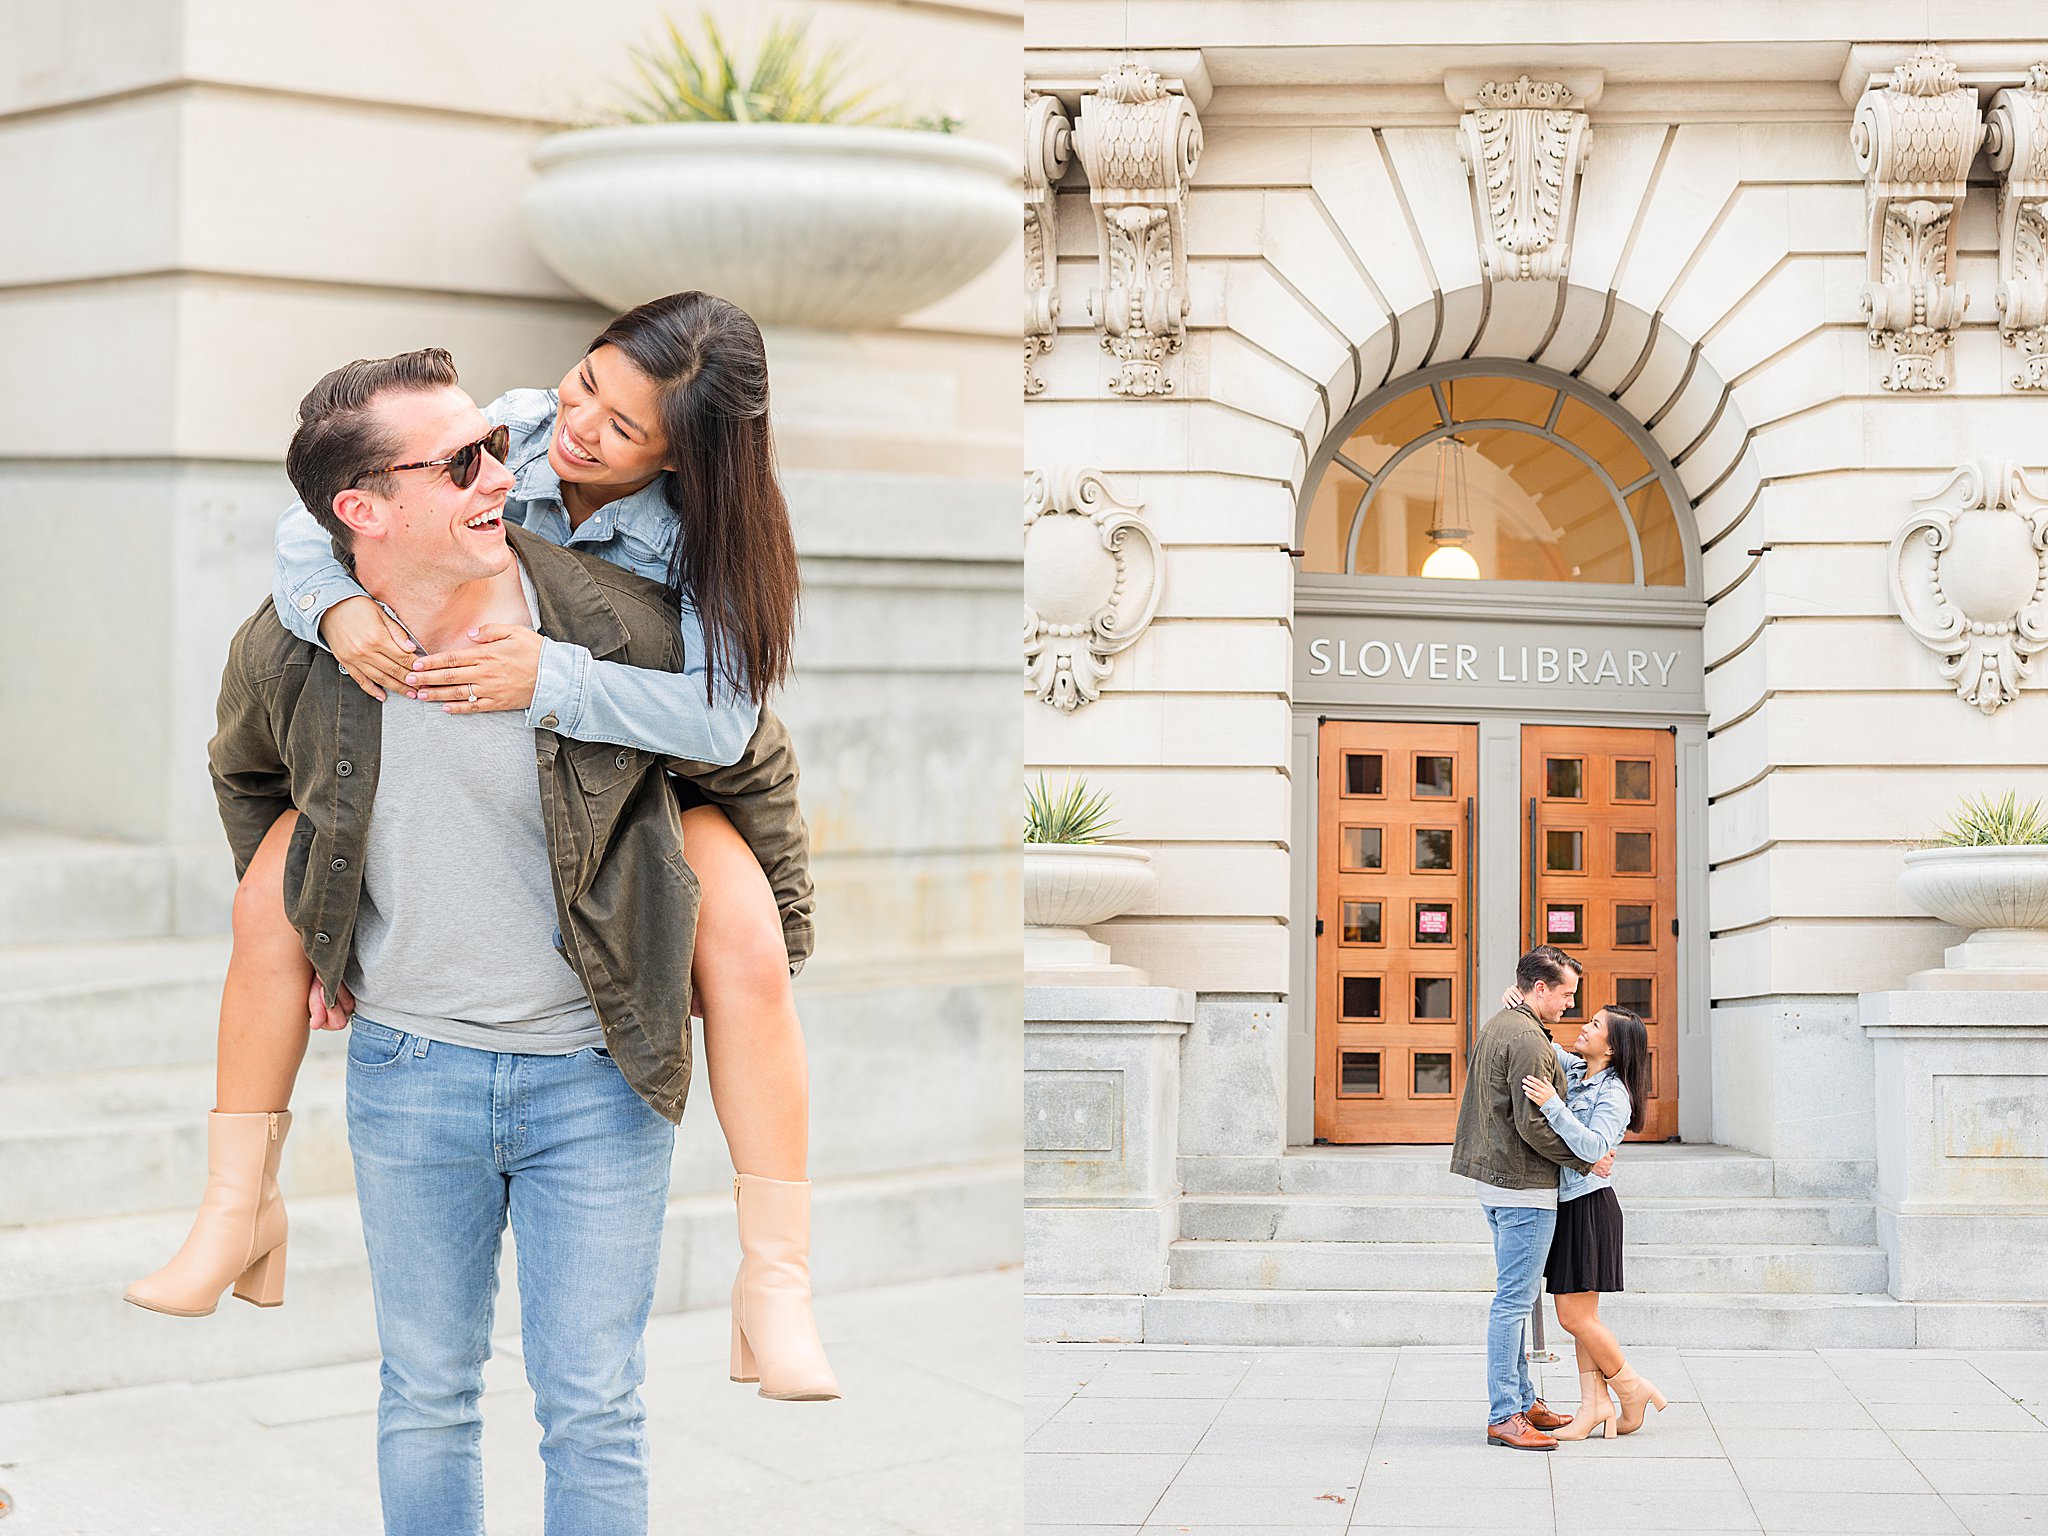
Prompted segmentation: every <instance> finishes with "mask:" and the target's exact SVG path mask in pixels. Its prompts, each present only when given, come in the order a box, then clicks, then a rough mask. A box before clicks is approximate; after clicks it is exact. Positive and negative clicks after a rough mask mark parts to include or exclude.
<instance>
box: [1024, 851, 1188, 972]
mask: <svg viewBox="0 0 2048 1536" xmlns="http://www.w3.org/2000/svg"><path fill="white" fill-rule="evenodd" d="M1157 889H1158V878H1157V876H1155V875H1154V874H1153V872H1152V855H1151V854H1149V853H1147V852H1146V851H1145V850H1144V849H1142V848H1118V847H1114V846H1112V845H1110V844H1107V843H1026V844H1025V845H1024V980H1025V982H1026V983H1027V984H1029V985H1033V986H1089V985H1093V986H1146V985H1149V984H1150V981H1151V978H1150V977H1149V976H1147V975H1146V974H1145V973H1144V972H1143V971H1141V970H1138V969H1137V968H1136V967H1134V966H1128V965H1114V964H1112V963H1111V962H1110V958H1109V946H1108V945H1107V944H1100V943H1097V942H1096V941H1095V940H1094V939H1091V938H1089V937H1088V935H1087V933H1086V932H1084V931H1083V930H1084V929H1086V927H1087V926H1088V925H1089V924H1091V923H1106V922H1108V921H1109V920H1110V919H1111V918H1112V917H1117V916H1119V915H1121V914H1123V913H1125V912H1129V911H1130V910H1131V909H1132V908H1134V907H1137V906H1141V905H1142V904H1144V903H1145V902H1146V901H1149V900H1150V899H1151V897H1152V894H1153V892H1154V891H1156V890H1157Z"/></svg>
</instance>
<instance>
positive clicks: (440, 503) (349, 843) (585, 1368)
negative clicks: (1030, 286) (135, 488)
mask: <svg viewBox="0 0 2048 1536" xmlns="http://www.w3.org/2000/svg"><path fill="white" fill-rule="evenodd" d="M286 471H287V473H288V475H289V476H290V478H291V481H292V485H293V488H294V489H295V490H296V491H297V492H298V494H299V498H300V504H299V505H297V506H295V507H293V508H291V509H289V510H288V511H287V513H286V514H285V516H284V518H283V519H282V520H281V522H280V524H279V530H278V541H277V555H278V567H277V582H276V589H275V591H274V593H273V596H272V598H271V600H269V601H266V602H264V603H263V605H262V606H261V607H260V608H259V610H258V611H257V613H256V614H255V615H254V616H253V617H252V618H250V619H249V621H248V622H247V623H245V624H243V625H242V627H241V629H240V630H239V632H238V633H237V634H236V636H235V638H234V641H233V644H232V646H231V648H230V650H229V655H228V663H227V668H226V671H225V673H224V675H223V677H222V680H221V693H220V701H219V711H218V718H219V729H218V731H217V733H216V734H215V736H214V738H213V741H212V743H211V745H210V747H209V757H210V764H211V769H212V775H213V783H214V789H215V794H216V796H217V798H218V800H219V803H220V811H221V818H222V821H223V823H224V824H225V826H226V829H227V834H228V841H229V843H230V845H231V846H232V849H233V852H234V857H235V866H236V870H237V874H238V876H239V878H240V884H239V886H238V888H237V890H236V894H235V902H234V917H233V932H234V946H233V952H232V955H231V958H230V961H229V966H228V974H227V981H226V986H225V989H224V993H223V998H222V1004H221V1027H220V1061H219V1070H218V1080H217V1084H216V1095H217V1096H216V1104H215V1109H214V1112H213V1113H212V1114H211V1115H210V1116H209V1117H208V1127H207V1129H208V1137H207V1145H208V1156H207V1164H208V1171H207V1183H206V1193H205V1196H204V1198H203V1201H202V1204H201V1208H200V1211H199V1215H198V1217H197V1219H196V1220H195V1221H194V1223H193V1226H192V1229H191V1233H190V1235H189V1236H188V1237H187V1239H186V1241H185V1244H184V1246H183V1247H182V1248H180V1249H179V1251H178V1252H177V1254H176V1255H175V1256H174V1257H173V1258H172V1259H171V1261H170V1262H169V1263H168V1264H166V1265H165V1266H163V1267H162V1268H161V1269H159V1270H157V1271H156V1272H155V1273H153V1274H151V1275H149V1276H147V1277H146V1278H144V1279H142V1280H139V1281H137V1282H136V1283H135V1284H134V1285H133V1286H132V1287H130V1289H129V1291H128V1294H127V1299H128V1300H129V1301H131V1302H133V1303H135V1304H136V1305H138V1306H142V1307H145V1308H148V1309H150V1310H152V1311H155V1312H160V1313H168V1314H171V1315H174V1316H184V1317H203V1316H206V1315H207V1314H210V1313H211V1312H213V1310H214V1309H215V1306H216V1305H217V1303H218V1302H219V1300H220V1298H221V1295H222V1293H223V1292H224V1291H226V1290H228V1288H229V1287H230V1286H232V1287H233V1290H234V1294H235V1295H237V1296H239V1297H241V1298H242V1299H243V1300H245V1301H249V1302H253V1303H255V1304H256V1305H258V1306H276V1305H279V1304H281V1302H282V1301H283V1298H284V1280H285V1259H286V1253H287V1247H288V1242H287V1239H288V1235H289V1234H288V1221H287V1216H286V1212H285V1209H284V1203H283V1199H282V1197H281V1195H280V1194H279V1189H278V1181H277V1174H278V1164H279V1159H280V1156H281V1154H282V1151H283V1145H284V1141H285V1137H286V1134H287V1132H288V1131H289V1130H290V1126H291V1114H290V1111H289V1108H288V1105H289V1103H290V1100H291V1094H292V1088H293V1084H294V1081H295V1079H296V1077H297V1074H298V1069H299V1065H300V1062H301V1060H302V1058H303V1057H304V1054H305V1050H306V1045H307V1039H308V1035H307V1030H308V1025H309V1022H310V1024H311V1025H312V1027H314V1028H346V1029H348V1031H349V1041H348V1053H347V1054H348V1067H347V1114H348V1133H349V1145H350V1149H351V1152H352V1154H353V1157H354V1164H355V1183H356V1193H357V1197H358V1202H359V1204H360V1206H361V1211H362V1222H363V1235H364V1239H365V1242H366V1245H367V1249H368V1255H369V1267H370V1286H371V1294H372V1299H373V1301H374V1303H375V1308H376V1317H377V1331H378V1338H379V1342H380V1344H381V1346H382V1352H383V1368H382V1372H381V1382H382V1391H381V1395H380V1398H379V1402H378V1413H377V1463H378V1475H379V1482H380V1485H381V1492H382V1503H383V1512H384V1525H385V1530H386V1532H387V1536H455V1533H461V1536H481V1532H482V1530H483V1473H482V1460H481V1450H480V1446H481V1439H482V1414H481V1411H480V1408H479V1402H478V1400H479V1398H480V1396H481V1394H482V1390H483V1375H482V1373H483V1364H484V1361H485V1359H486V1358H487V1357H488V1356H489V1355H490V1352H491V1341H490V1335H491V1324H492V1316H493V1311H494V1306H495V1301H496V1292H497V1282H498V1257H499V1250H500V1245H501V1242H502V1239H503V1234H504V1231H505V1229H506V1227H507V1225H508V1224H509V1225H510V1227H511V1229H512V1230H513V1232H514V1234H515V1236H516V1238H517V1244H518V1286H519V1293H520V1301H521V1308H520V1313H521V1319H520V1320H521V1340H522V1350H521V1353H522V1354H523V1356H524V1363H525V1367H526V1374H527V1378H528V1381H529V1383H530V1384H531V1386H532V1387H533V1391H534V1396H535V1413H536V1416H537V1417H538V1418H539V1420H540V1422H541V1427H542V1430H543V1434H542V1439H541V1448H540V1449H541V1459H542V1462H543V1464H544V1466H545V1470H546V1514H545V1519H546V1526H547V1530H548V1532H549V1536H584V1533H588V1536H600V1533H601V1536H633V1533H636V1532H644V1531H645V1530H646V1529H647V1523H648V1508H647V1460H648V1447H647V1427H646V1413H645V1409H644V1407H643V1406H642V1403H641V1400H640V1395H639V1387H640V1384H641V1380H642V1377H643V1374H644V1350H643V1346H642V1335H643V1333H644V1331H645V1328H646V1323H647V1317H648V1313H649V1311H650V1309H651V1306H652V1302H653V1298H654V1288H655V1275H656V1270H657V1266H658V1264H659V1262H660V1256H661V1250H662V1226H663V1220H664V1217H665V1215H666V1212H667V1201H668V1190H669V1172H670V1165H671V1159H672V1155H673V1151H674V1143H675V1122H676V1121H677V1120H679V1119H680V1117H681V1114H682V1109H683V1101H684V1096H685V1094H686V1093H687V1091H688V1088H689V1083H690V1076H691V1054H692V1052H691V1032H690V1019H691V1017H692V1015H693V1014H694V1015H699V1016H701V1017H702V1018H703V1020H704V1050H705V1055H706V1058H707V1063H708V1067H709V1073H710V1077H711V1097H712V1102H713V1107H714V1109H715V1110H716V1112H717V1115H718V1119H719V1124H720V1126H721V1128H722V1129H723V1130H724V1132H725V1136H726V1141H727V1145H728V1148H729V1149H730V1151H731V1153H732V1160H733V1165H734V1167H735V1169H736V1170H738V1173H737V1176H736V1178H735V1179H734V1184H733V1198H734V1201H735V1203H736V1207H737V1210H736V1214H737V1220H738V1226H739V1236H740V1248H741V1255H742V1257H741V1263H740V1269H739V1273H738V1275H737V1277H736V1278H735V1280H734V1284H733V1297H732V1308H733V1310H732V1360H731V1366H730V1371H729V1374H730V1375H731V1377H732V1378H733V1379H734V1380H736V1381H746V1382H756V1381H758V1383H759V1390H760V1393H761V1395H762V1396H764V1397H775V1398H781V1399H793V1400H813V1401H815V1400H823V1399H829V1398H834V1397H837V1396H838V1395H839V1388H838V1384H837V1381H836V1380H835V1378H834V1375H833V1372H832V1369H831V1367H830V1365H829V1364H828V1362H827V1360H826V1358H825V1354H824V1351H823V1348H822V1346H821V1344H820V1342H819V1338H818V1332H817V1328H816V1326H815V1323H814V1321H813V1319H812V1315H811V1305H810V1285H809V1265H808V1248H809V1211H810V1207H809V1195H810V1185H809V1183H808V1182H807V1180H806V1178H805V1172H804V1170H805V1159H806V1152H807V1147H806V1127H807V1109H808V1099H807V1073H806V1065H805V1055H804V1046H803V1035H802V1031H801V1027H800V1025H799V1023H798V1020H797V1017H796V1011H795V1004H794V998H793V993H792V989H791V985H790V978H791V976H792V975H793V974H794V972H795V969H796V966H797V965H798V964H799V963H800V962H801V961H802V960H803V959H804V958H805V957H806V956H807V955H808V954H809V953H810V950H811V903H812V885H811V878H810V869H809V852H808V845H807V836H806V831H805V826H804V820H803V816H802V814H801V811H800V810H799V807H798V803H797V770H796V760H795V756H794V754H793V752H792V750H791V747H790V742H789V736H788V733H787V732H786V731H785V730H784V729H783V727H782V725H781V723H780V722H779V721H778V720H777V719H776V718H775V716H774V715H773V714H772V713H771V712H770V711H769V710H767V709H766V708H764V707H763V701H764V699H765V697H766V695H767V694H768V693H769V691H770V690H772V689H773V688H774V687H775V686H776V685H777V684H778V683H780V682H781V681H782V680H783V678H784V675H785V674H786V672H787V670H788V665H789V657H790V645H791V636H792V631H793V626H794V619H795V609H796V600H797V562H796V550H795V540H794V537H793V534H792V531H791V528H790V522H789V513H788V508H787V505H786V503H785V501H784V499H783V495H782V492H781V489H780V487H779V485H778V483H777V478H776V471H775V463H774V452H773V445H772V441H771V438H770V433H769V422H768V382H767V359H766V354H765V350H764V347H763V343H762V339H761V334H760V331H759V329H758V328H757V327H756V326H755V324H754V322H753V321H752V320H751V319H750V318H749V317H748V316H747V315H746V314H745V313H744V312H742V311H741V310H739V309H737V308H735V307H734V306H733V305H731V304H729V303H727V302H725V301H724V300H721V299H718V298H715V297H713V296H711V295H708V294H703V293H683V294H674V295H671V296H669V297H667V298H664V299H657V300H655V301H653V302H652V303H649V304H646V305H643V306H641V307H640V308H638V309H635V310H632V311H630V312H629V313H627V314H624V315H621V316H619V317H618V318H617V319H615V320H613V321H612V322H611V324H610V325H608V326H607V327H606V328H605V329H604V331H603V332H602V333H601V334H599V335H598V336H597V338H596V339H595V340H594V341H592V342H591V344H590V345H589V346H588V347H587V348H585V349H584V351H583V353H582V355H580V356H579V357H577V358H576V359H574V361H573V362H572V363H571V364H570V366H569V368H568V371H567V373H566V374H565V375H564V376H563V378H562V381H561V383H560V385H559V386H558V387H557V388H555V389H552V390H537V389H531V390H514V391H512V392H510V393H508V394H506V395H504V396H502V397H500V398H499V399H498V400H496V401H494V402H493V403H492V404H491V405H490V406H488V407H486V408H484V409H482V410H480V409H479V408H478V407H477V405H476V403H475V402H474V401H473V400H471V398H470V397H469V396H468V395H467V394H465V393H464V392H463V390H462V389H461V388H460V387H459V386H458V383H457V378H456V372H455V367H454V364H453V362H452V360H451V359H450V357H449V355H448V354H447V353H446V352H444V351H441V350H439V349H435V348H430V349H426V350H422V351H416V352H408V353H404V354H401V355H399V356H396V357H390V358H381V359H374V360H368V361H358V362H353V363H349V364H347V365H345V366H344V367H341V368H337V369H336V370H334V371H333V372H332V373H329V374H328V375H327V376H326V377H325V378H323V379H321V380H320V381H319V383H318V384H316V385H315V386H314V387H313V389H312V391H311V392H310V393H309V394H308V395H307V396H306V397H305V399H304V401H303V402H302V403H301V404H300V407H299V421H298V427H297V430H296V431H295V433H294V434H293V436H292V440H291V446H290V449H289V451H288V453H287V455H286ZM309 1013H310V1016H311V1017H310V1019H309Z"/></svg>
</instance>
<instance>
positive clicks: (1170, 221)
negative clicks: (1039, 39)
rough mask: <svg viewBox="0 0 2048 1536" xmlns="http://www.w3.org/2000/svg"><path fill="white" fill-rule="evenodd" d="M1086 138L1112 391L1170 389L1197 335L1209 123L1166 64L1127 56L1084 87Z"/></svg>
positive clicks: (1098, 303) (1082, 133)
mask: <svg viewBox="0 0 2048 1536" xmlns="http://www.w3.org/2000/svg"><path fill="white" fill-rule="evenodd" d="M1077 137H1078V139H1079V144H1080V153H1081V164H1082V166H1083V168H1084V169H1085V170H1086V171H1087V173H1088V197H1089V201H1090V203H1091V204H1092V205H1093V207H1094V210H1095V231H1096V252H1097V256H1098V258H1099V261H1100V264H1101V269H1100V278H1101V285H1100V286H1099V287H1097V288H1096V289H1094V290H1093V291H1092V292H1091V293H1090V294H1089V299H1088V303H1089V308H1090V311H1091V318H1092V319H1093V320H1094V322H1095V327H1096V329H1097V330H1098V331H1099V332H1100V333H1101V336H1102V346H1103V350H1104V351H1106V352H1108V353H1109V354H1110V355H1111V356H1112V357H1114V358H1115V359H1116V363H1117V372H1116V377H1115V378H1113V379H1111V380H1110V381H1109V387H1110V390H1111V392H1112V393H1115V394H1119V395H1125V396H1129V397H1132V398H1137V397H1140V396H1144V395H1164V394H1170V393H1172V391H1173V381H1172V380H1171V379H1169V378H1167V376H1166V366H1165V365H1166V358H1167V355H1168V354H1169V353H1172V352H1178V351H1179V350H1180V348H1181V343H1182V341H1183V340H1184V339H1185V338H1186V335H1187V313H1188V257H1187V191H1188V181H1189V179H1190V178H1191V177H1192V176H1193V175H1194V171H1195V161H1196V160H1197V159H1199V158H1200V156H1201V153H1202V126H1201V124H1200V123H1199V122H1198V121H1197V120H1196V118H1195V109H1194V106H1193V104H1192V103H1191V102H1189V101H1188V99H1187V98H1186V97H1185V96H1179V95H1176V94H1174V93H1173V92H1172V91H1170V90H1168V89H1167V87H1166V86H1165V85H1164V84H1163V83H1162V82H1161V81H1160V78H1159V75H1158V73H1157V72H1156V71H1154V70H1150V69H1146V68H1145V67H1143V66H1142V65H1139V64H1131V63H1126V64H1124V65H1123V66H1122V67H1120V68H1118V69H1116V70H1113V71H1111V72H1110V73H1109V74H1106V75H1104V76H1103V77H1102V83H1101V85H1100V87H1099V88H1097V89H1096V90H1092V91H1088V92H1086V93H1084V94H1083V95H1082V97H1081V124H1080V129H1079V132H1078V134H1077Z"/></svg>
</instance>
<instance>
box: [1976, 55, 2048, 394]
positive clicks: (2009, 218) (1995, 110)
mask: <svg viewBox="0 0 2048 1536" xmlns="http://www.w3.org/2000/svg"><path fill="white" fill-rule="evenodd" d="M1984 148H1985V151H1986V153H1988V154H1989V155H1990V157H1991V168H1992V169H1993V170H1994V171H1996V172H1998V333H1999V334H2000V335H2001V336H2003V337H2004V338H2005V339H2006V340H2007V341H2008V342H2010V343H2011V344H2012V348H2013V353H2014V359H2015V361H2016V362H2017V364H2018V372H2016V373H2014V374H2013V376H2012V387H2013V388H2014V389H2048V64H2036V65H2035V66H2034V67H2033V68H2032V69H2030V70H2028V71H2027V78H2026V80H2025V81H2024V82H2023V83H2022V84H2019V85H2016V86H2007V87H2006V88H2005V89H2004V90H2002V91H2000V92H1999V93H1998V94H1997V95H1996V96H1994V97H1992V98H1991V110H1990V111H1989V112H1988V113H1986V114H1985V137H1984Z"/></svg>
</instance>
